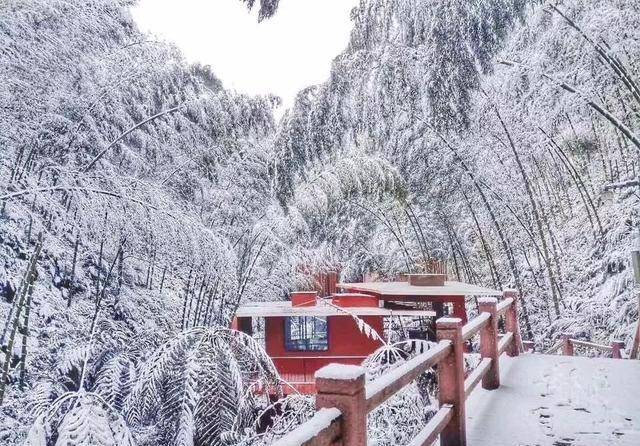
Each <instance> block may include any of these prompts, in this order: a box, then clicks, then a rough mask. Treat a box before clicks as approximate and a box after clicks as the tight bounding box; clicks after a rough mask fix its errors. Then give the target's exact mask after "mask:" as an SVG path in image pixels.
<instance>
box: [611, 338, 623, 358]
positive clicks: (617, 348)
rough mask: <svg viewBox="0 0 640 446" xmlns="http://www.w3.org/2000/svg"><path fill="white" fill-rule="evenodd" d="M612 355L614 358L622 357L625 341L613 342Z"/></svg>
mask: <svg viewBox="0 0 640 446" xmlns="http://www.w3.org/2000/svg"><path fill="white" fill-rule="evenodd" d="M611 349H612V350H611V357H612V358H614V359H622V351H623V350H624V342H622V341H613V342H612V343H611Z"/></svg>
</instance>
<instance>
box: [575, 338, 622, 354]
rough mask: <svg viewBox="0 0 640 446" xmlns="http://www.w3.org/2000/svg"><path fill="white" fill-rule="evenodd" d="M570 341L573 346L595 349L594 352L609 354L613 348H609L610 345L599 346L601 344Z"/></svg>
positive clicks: (576, 340)
mask: <svg viewBox="0 0 640 446" xmlns="http://www.w3.org/2000/svg"><path fill="white" fill-rule="evenodd" d="M570 341H571V343H572V344H573V345H579V346H581V347H588V348H595V349H596V350H602V351H604V352H610V351H612V350H613V347H611V346H610V345H601V344H596V343H594V342H589V341H580V340H578V339H570Z"/></svg>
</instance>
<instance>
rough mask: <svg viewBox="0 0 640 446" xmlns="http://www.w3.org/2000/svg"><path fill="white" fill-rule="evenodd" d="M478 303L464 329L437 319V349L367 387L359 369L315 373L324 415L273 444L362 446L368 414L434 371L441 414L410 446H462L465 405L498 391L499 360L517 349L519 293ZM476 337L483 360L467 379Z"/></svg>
mask: <svg viewBox="0 0 640 446" xmlns="http://www.w3.org/2000/svg"><path fill="white" fill-rule="evenodd" d="M478 302H479V305H480V314H479V315H478V316H477V317H476V318H474V319H473V320H472V321H470V322H469V323H468V324H467V325H465V326H462V321H461V320H460V319H456V318H441V319H438V321H436V333H437V335H438V339H439V342H438V344H437V345H436V346H434V347H433V348H431V349H430V350H428V351H427V352H425V353H423V354H421V355H418V356H416V357H415V358H412V359H410V360H409V361H407V362H405V363H404V364H401V365H400V366H398V367H397V368H395V369H393V370H391V371H389V372H387V373H385V374H383V375H382V376H380V377H379V378H377V379H375V380H373V381H372V382H370V383H367V384H365V380H364V377H365V370H364V369H363V368H362V367H358V366H349V365H338V364H332V365H329V366H326V367H324V368H322V369H320V370H318V371H317V372H316V375H315V378H316V387H317V389H318V395H317V396H316V407H317V408H319V409H321V408H325V409H321V410H324V411H325V412H323V413H324V415H322V416H320V415H318V414H319V413H320V412H318V413H317V414H316V416H314V417H313V418H311V419H310V420H309V421H307V422H305V423H303V424H302V425H300V426H299V427H298V428H297V429H295V430H293V431H292V432H291V433H289V434H287V435H286V436H284V437H283V438H282V439H281V440H280V441H279V442H276V443H275V444H276V445H277V446H284V445H287V446H302V445H304V446H328V445H335V444H341V445H342V446H360V445H363V444H366V436H367V433H366V423H367V414H368V413H369V412H371V411H373V410H375V409H376V408H377V407H378V406H380V405H381V404H382V403H384V402H385V401H386V400H387V399H388V398H390V397H391V396H393V395H395V394H396V393H397V392H398V391H400V390H402V389H403V388H404V387H405V386H407V385H408V384H409V383H411V382H412V381H413V380H415V379H416V378H418V377H419V376H420V375H421V374H422V373H424V372H425V371H427V370H428V369H430V368H432V367H434V366H437V370H438V383H439V387H440V390H439V400H440V409H439V410H438V412H436V414H435V416H434V417H433V418H431V420H430V421H429V422H428V423H427V425H426V426H425V427H424V428H423V429H422V430H421V431H420V432H419V433H418V435H417V436H416V437H415V438H414V439H413V440H412V441H411V442H410V443H409V445H408V446H426V445H430V444H431V443H432V442H433V441H435V439H436V438H437V437H438V436H440V443H441V445H442V446H453V445H464V444H466V427H465V419H466V414H465V400H466V399H467V398H468V397H469V395H470V394H471V392H473V390H474V389H475V388H476V387H477V386H478V384H479V383H480V382H482V387H483V388H485V389H487V390H492V389H495V388H497V387H499V386H500V374H499V367H498V365H499V364H498V363H499V356H500V355H501V354H502V353H504V352H506V353H507V354H508V355H510V356H517V355H518V354H519V352H520V350H521V345H520V344H521V339H520V332H519V326H518V321H517V294H515V293H514V292H513V291H506V292H505V293H504V300H502V301H501V302H500V303H498V301H497V300H496V299H495V298H482V299H479V300H478ZM501 316H504V318H505V327H506V328H507V333H505V334H504V335H503V336H502V337H501V338H500V337H499V335H498V319H499V318H500V317H501ZM478 333H480V346H481V356H482V360H481V361H480V364H479V365H478V367H476V368H475V370H473V372H471V374H469V376H468V377H467V378H466V379H465V378H464V359H463V350H464V349H463V345H464V342H465V341H467V340H469V339H471V338H472V337H473V336H475V335H476V334H478ZM327 408H330V409H327ZM327 410H334V411H336V412H330V413H329V412H326V411H327ZM328 414H331V415H328ZM336 426H337V428H336ZM336 429H337V430H336ZM314 432H315V434H313V433H314ZM311 434H313V435H311Z"/></svg>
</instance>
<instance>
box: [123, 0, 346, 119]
mask: <svg viewBox="0 0 640 446" xmlns="http://www.w3.org/2000/svg"><path fill="white" fill-rule="evenodd" d="M256 3H259V0H257V1H256ZM357 4H358V0H280V7H279V9H278V12H277V13H276V15H275V16H274V17H272V18H271V19H266V20H263V21H262V22H261V23H258V21H257V7H256V8H255V10H254V11H253V12H252V13H251V14H250V13H249V12H248V11H247V8H246V6H245V4H244V3H242V2H240V1H239V0H141V1H140V3H139V4H138V5H137V6H136V7H135V9H134V10H133V15H134V18H135V19H136V21H137V23H138V25H139V26H140V28H141V29H142V30H143V31H149V32H151V33H153V34H155V35H157V36H159V37H161V38H164V39H166V40H169V41H172V42H174V43H175V44H177V45H178V47H179V48H180V49H181V50H182V51H183V53H184V54H185V56H186V57H187V59H188V60H189V61H192V62H196V61H199V62H201V63H203V64H205V65H211V67H212V69H213V72H214V73H215V74H216V76H218V77H219V78H220V79H221V80H222V82H223V84H224V86H225V87H226V88H231V89H234V90H236V91H239V92H242V93H249V94H267V93H273V94H276V95H278V96H280V97H282V99H283V101H284V107H283V108H285V107H290V106H291V105H292V103H293V99H294V98H295V95H296V93H297V92H298V91H300V90H301V89H302V88H304V87H307V86H309V85H313V84H318V83H321V82H323V81H325V80H326V79H327V78H328V76H329V71H330V68H331V61H332V60H333V58H334V57H336V56H337V55H338V54H339V53H340V52H341V51H342V50H343V49H344V48H346V46H347V43H348V41H349V33H350V31H351V26H352V24H351V20H350V11H351V9H352V8H353V7H354V6H356V5H357ZM256 6H259V5H256ZM282 111H283V110H282V109H281V110H279V112H280V113H281V112H282Z"/></svg>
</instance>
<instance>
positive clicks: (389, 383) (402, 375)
mask: <svg viewBox="0 0 640 446" xmlns="http://www.w3.org/2000/svg"><path fill="white" fill-rule="evenodd" d="M451 348H453V347H452V344H451V341H440V342H439V343H438V345H436V346H435V347H433V348H432V349H430V350H428V351H427V352H425V353H423V354H421V355H418V356H416V357H415V358H412V359H410V360H409V361H407V362H405V363H404V364H402V365H401V366H399V367H397V368H395V369H393V370H391V371H390V372H387V373H385V374H384V375H382V376H381V377H380V378H378V379H376V380H374V381H373V382H371V383H369V384H367V386H366V399H367V410H368V411H369V412H370V411H372V410H373V409H375V408H376V407H378V406H379V405H380V404H382V403H383V402H385V401H386V400H387V399H388V398H389V397H391V396H393V395H395V394H396V393H397V392H398V391H399V390H401V389H402V388H403V387H405V386H406V385H407V384H409V383H410V382H411V381H413V380H414V379H416V378H417V377H418V376H420V374H421V373H424V372H425V371H426V370H427V369H428V368H430V367H433V366H434V365H436V364H437V363H438V362H440V360H442V358H444V357H445V356H447V355H448V354H449V352H450V350H451Z"/></svg>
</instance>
